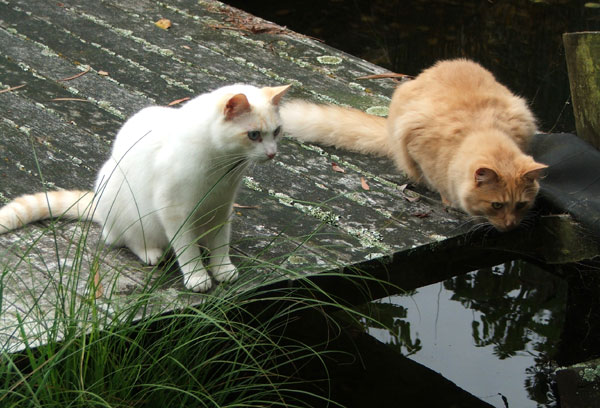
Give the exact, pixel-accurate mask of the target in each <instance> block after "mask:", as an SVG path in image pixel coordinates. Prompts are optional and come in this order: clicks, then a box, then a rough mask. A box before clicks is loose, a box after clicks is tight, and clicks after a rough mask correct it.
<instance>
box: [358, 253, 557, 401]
mask: <svg viewBox="0 0 600 408" xmlns="http://www.w3.org/2000/svg"><path fill="white" fill-rule="evenodd" d="M565 300H566V285H565V284H564V282H563V281H562V280H561V279H558V278H555V277H553V276H552V275H550V274H549V273H547V272H545V271H543V270H541V269H539V268H537V267H535V266H533V265H531V264H526V263H523V262H518V261H517V262H511V263H508V264H504V265H499V266H496V267H494V268H490V269H483V270H480V271H477V272H473V273H470V274H467V275H463V276H459V277H456V278H453V279H450V280H448V281H446V282H443V283H442V284H436V285H431V286H428V287H424V288H420V289H418V290H416V291H414V292H412V293H409V294H406V295H401V296H392V297H389V298H386V299H382V300H380V301H377V302H374V303H372V304H371V305H369V308H370V311H369V313H371V314H373V315H374V316H375V317H376V318H378V319H380V320H381V321H382V322H383V323H384V324H385V325H387V327H391V329H383V328H382V327H384V326H381V327H369V328H368V330H369V332H370V333H371V334H372V335H374V336H375V337H377V338H378V339H379V340H381V341H384V342H386V343H388V344H390V345H392V346H393V347H394V348H396V349H397V350H399V351H401V352H402V353H403V354H405V355H411V358H412V359H413V360H415V361H417V362H419V363H421V364H424V365H426V366H427V367H429V368H431V369H433V370H435V371H439V372H440V373H441V374H442V375H444V376H445V377H447V378H448V379H450V380H451V381H454V382H455V383H456V384H457V385H458V386H460V387H462V388H464V389H465V390H467V391H469V392H471V393H473V394H475V395H477V396H478V397H480V398H481V399H483V400H485V401H487V402H488V403H490V404H493V405H495V406H498V407H503V406H504V403H503V401H502V398H501V396H500V395H499V394H501V395H502V396H505V398H507V402H508V403H509V404H510V406H518V407H540V406H541V407H553V406H555V404H556V402H555V398H554V395H553V393H552V389H551V382H552V378H551V372H552V369H553V367H552V362H551V361H552V356H553V355H554V353H555V351H556V349H557V342H558V340H559V338H560V332H561V328H562V326H563V320H564V305H565Z"/></svg>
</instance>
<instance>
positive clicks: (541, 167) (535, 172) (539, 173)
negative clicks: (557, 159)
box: [523, 162, 548, 181]
mask: <svg viewBox="0 0 600 408" xmlns="http://www.w3.org/2000/svg"><path fill="white" fill-rule="evenodd" d="M547 168H548V166H546V165H545V164H542V163H537V162H533V164H532V165H531V166H530V167H529V168H528V169H527V170H526V171H525V173H523V178H525V179H527V180H529V181H535V180H539V179H540V178H542V177H543V176H544V175H545V172H546V169H547Z"/></svg>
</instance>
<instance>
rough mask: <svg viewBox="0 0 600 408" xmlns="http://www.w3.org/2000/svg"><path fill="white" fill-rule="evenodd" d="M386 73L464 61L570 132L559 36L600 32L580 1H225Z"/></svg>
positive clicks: (546, 126)
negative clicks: (490, 74)
mask: <svg viewBox="0 0 600 408" xmlns="http://www.w3.org/2000/svg"><path fill="white" fill-rule="evenodd" d="M226 3H228V4H231V5H233V6H235V7H239V8H241V9H243V10H246V11H248V12H251V13H252V14H255V15H258V16H260V17H263V18H265V19H267V20H270V21H273V22H276V23H278V24H280V25H285V26H287V27H288V28H290V29H292V30H294V31H298V32H301V33H303V34H307V35H310V36H313V37H317V38H320V39H322V40H324V41H325V42H326V43H327V44H328V45H331V46H333V47H335V48H338V49H341V50H344V51H346V52H348V53H350V54H353V55H357V56H360V57H362V58H364V59H366V60H369V61H371V62H373V63H375V64H378V65H381V66H384V67H386V68H389V69H390V70H392V71H395V72H399V73H403V74H410V75H414V74H417V73H419V72H420V71H421V70H422V69H423V68H426V67H428V66H430V65H431V64H433V63H434V62H435V61H437V60H439V59H444V58H453V57H468V58H471V59H474V60H476V61H478V62H480V63H481V64H483V65H484V66H485V67H487V68H488V69H490V70H491V71H492V72H493V73H494V74H495V75H496V77H497V78H498V79H499V80H500V81H501V82H502V83H504V84H506V85H507V86H508V87H509V88H510V89H511V90H512V91H513V92H515V93H517V94H519V95H522V96H524V97H526V98H527V99H528V100H529V101H530V103H531V106H532V109H533V111H534V113H535V114H536V116H537V117H538V118H539V119H540V129H541V130H544V131H550V130H552V131H574V129H575V125H574V120H573V113H572V109H571V106H570V96H569V94H570V92H569V84H568V78H567V68H566V63H565V60H564V51H563V45H562V37H561V36H562V33H565V32H573V31H588V30H594V31H596V30H600V8H598V6H600V2H598V1H585V0H577V1H573V0H465V1H461V0H405V1H394V0H304V1H292V0H226Z"/></svg>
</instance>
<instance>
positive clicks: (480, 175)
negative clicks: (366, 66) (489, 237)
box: [281, 59, 547, 231]
mask: <svg viewBox="0 0 600 408" xmlns="http://www.w3.org/2000/svg"><path fill="white" fill-rule="evenodd" d="M281 117H282V120H283V127H284V129H285V130H286V131H287V132H288V133H290V134H291V135H292V136H294V137H296V138H298V139H300V140H303V141H309V142H317V143H321V144H324V145H331V146H336V147H340V148H345V149H349V150H354V151H358V152H361V153H374V154H379V155H383V156H388V157H390V158H392V159H393V160H394V162H395V163H396V166H397V167H398V168H399V169H400V170H402V171H404V172H405V173H406V174H407V175H408V176H409V177H410V178H411V179H412V180H413V181H415V182H420V183H424V184H426V185H427V186H429V187H430V188H432V189H434V190H436V191H438V192H439V193H440V195H441V197H442V200H443V202H444V203H446V204H448V205H452V206H454V207H457V208H460V209H462V210H464V211H465V212H467V213H468V214H471V215H474V216H483V217H485V218H486V219H487V220H488V221H489V222H490V223H491V224H492V225H494V226H495V227H496V228H497V229H499V230H502V231H504V230H509V229H511V228H514V227H515V226H517V225H518V224H519V223H520V222H521V220H522V219H523V217H524V216H525V214H526V212H527V210H528V209H529V208H530V207H531V206H532V205H533V202H534V200H535V196H536V195H537V192H538V190H539V184H538V179H539V177H540V176H541V174H542V172H543V169H544V168H546V167H547V166H546V165H544V164H541V163H537V162H536V161H535V160H534V159H533V158H532V157H531V156H528V155H527V154H525V153H524V151H525V150H526V149H527V146H528V144H529V141H530V139H531V137H532V136H533V134H534V132H535V130H536V123H535V118H534V117H533V114H532V113H531V111H530V110H529V108H528V107H527V104H526V103H525V101H524V100H523V99H522V98H520V97H517V96H515V95H514V94H513V93H511V92H510V91H509V90H508V89H507V88H506V87H505V86H503V85H502V84H500V83H499V82H498V81H496V79H495V78H494V76H493V75H492V74H491V73H490V72H489V71H487V70H486V69H484V68H483V67H482V66H480V65H479V64H477V63H475V62H473V61H469V60H465V59H456V60H448V61H440V62H438V63H437V64H435V65H434V66H432V67H431V68H428V69H426V70H425V71H423V72H422V73H421V74H420V75H419V76H417V77H416V78H415V79H414V80H412V81H408V82H405V83H403V84H401V85H400V86H398V88H397V89H396V91H395V92H394V95H393V97H392V103H391V105H390V111H389V116H388V118H387V119H385V118H379V117H375V116H371V115H368V114H366V113H364V112H362V111H359V110H356V109H348V108H341V107H336V106H327V105H315V104H311V103H307V102H304V101H299V100H296V101H292V102H289V103H287V104H286V105H284V106H283V107H282V109H281Z"/></svg>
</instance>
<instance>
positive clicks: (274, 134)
mask: <svg viewBox="0 0 600 408" xmlns="http://www.w3.org/2000/svg"><path fill="white" fill-rule="evenodd" d="M280 133H281V126H277V129H275V130H274V131H273V137H277V136H279V134H280Z"/></svg>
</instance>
